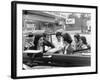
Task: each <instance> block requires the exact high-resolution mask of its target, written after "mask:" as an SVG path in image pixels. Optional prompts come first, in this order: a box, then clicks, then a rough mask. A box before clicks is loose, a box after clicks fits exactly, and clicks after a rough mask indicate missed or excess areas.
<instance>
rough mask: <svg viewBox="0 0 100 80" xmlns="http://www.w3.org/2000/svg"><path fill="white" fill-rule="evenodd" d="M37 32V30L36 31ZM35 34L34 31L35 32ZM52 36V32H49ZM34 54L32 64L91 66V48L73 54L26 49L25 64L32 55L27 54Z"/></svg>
mask: <svg viewBox="0 0 100 80" xmlns="http://www.w3.org/2000/svg"><path fill="white" fill-rule="evenodd" d="M36 33H37V32H36ZM36 33H35V35H39V34H43V33H44V32H40V31H39V32H38V34H36ZM33 34H34V33H33ZM49 36H50V38H52V37H51V36H52V34H49ZM30 53H31V54H33V57H32V58H33V59H34V61H33V63H32V66H30V67H33V66H39V65H49V66H57V67H79V66H90V65H91V53H90V50H89V49H84V50H77V51H73V53H72V54H59V53H57V52H56V53H55V52H43V53H40V52H38V51H34V50H25V51H23V64H26V65H27V63H28V61H29V60H30V57H29V56H27V54H30Z"/></svg>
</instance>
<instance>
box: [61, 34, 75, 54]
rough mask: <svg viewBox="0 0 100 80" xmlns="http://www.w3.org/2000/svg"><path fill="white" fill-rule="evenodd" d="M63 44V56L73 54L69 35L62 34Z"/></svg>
mask: <svg viewBox="0 0 100 80" xmlns="http://www.w3.org/2000/svg"><path fill="white" fill-rule="evenodd" d="M63 42H64V47H63V53H64V54H71V53H73V50H74V49H73V47H72V45H71V43H72V38H71V36H70V34H68V33H64V34H63Z"/></svg>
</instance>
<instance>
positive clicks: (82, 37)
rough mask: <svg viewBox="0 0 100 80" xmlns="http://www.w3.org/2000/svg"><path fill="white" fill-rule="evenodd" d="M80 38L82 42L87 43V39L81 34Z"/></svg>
mask: <svg viewBox="0 0 100 80" xmlns="http://www.w3.org/2000/svg"><path fill="white" fill-rule="evenodd" d="M81 40H82V42H83V44H86V45H87V40H86V37H85V36H81Z"/></svg>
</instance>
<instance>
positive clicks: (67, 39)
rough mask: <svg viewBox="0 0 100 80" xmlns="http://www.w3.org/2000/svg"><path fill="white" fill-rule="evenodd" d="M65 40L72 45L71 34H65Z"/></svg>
mask: <svg viewBox="0 0 100 80" xmlns="http://www.w3.org/2000/svg"><path fill="white" fill-rule="evenodd" d="M63 40H64V41H67V42H68V43H69V44H71V43H72V38H71V36H70V34H68V33H64V34H63Z"/></svg>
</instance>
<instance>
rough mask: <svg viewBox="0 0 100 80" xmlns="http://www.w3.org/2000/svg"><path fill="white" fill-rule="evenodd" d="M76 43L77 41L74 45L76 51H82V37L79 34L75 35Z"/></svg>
mask: <svg viewBox="0 0 100 80" xmlns="http://www.w3.org/2000/svg"><path fill="white" fill-rule="evenodd" d="M74 41H75V43H74V49H75V50H80V49H81V45H82V43H81V41H80V35H79V34H75V35H74Z"/></svg>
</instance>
